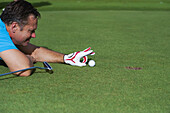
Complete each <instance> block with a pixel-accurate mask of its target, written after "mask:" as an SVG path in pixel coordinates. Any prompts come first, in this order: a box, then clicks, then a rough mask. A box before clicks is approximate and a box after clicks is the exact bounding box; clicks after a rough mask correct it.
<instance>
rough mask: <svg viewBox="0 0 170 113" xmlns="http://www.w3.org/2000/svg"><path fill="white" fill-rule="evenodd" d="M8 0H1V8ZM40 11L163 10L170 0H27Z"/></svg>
mask: <svg viewBox="0 0 170 113" xmlns="http://www.w3.org/2000/svg"><path fill="white" fill-rule="evenodd" d="M9 1H10V0H1V2H0V8H3V7H4V6H5V5H6V4H7V3H8V2H9ZM28 1H29V2H31V3H33V5H34V6H35V7H36V8H38V9H39V10H41V11H55V10H165V11H170V0H48V1H47V0H28Z"/></svg>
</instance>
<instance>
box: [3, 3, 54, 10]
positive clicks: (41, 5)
mask: <svg viewBox="0 0 170 113" xmlns="http://www.w3.org/2000/svg"><path fill="white" fill-rule="evenodd" d="M9 3H10V2H0V9H3V8H4V7H5V6H6V5H7V4H9ZM32 5H33V6H34V7H36V8H37V7H43V6H48V5H51V3H50V2H36V3H32Z"/></svg>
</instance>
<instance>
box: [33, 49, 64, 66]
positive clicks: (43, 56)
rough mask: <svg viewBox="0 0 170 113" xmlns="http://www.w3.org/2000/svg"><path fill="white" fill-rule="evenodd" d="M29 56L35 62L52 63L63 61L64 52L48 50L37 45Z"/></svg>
mask: <svg viewBox="0 0 170 113" xmlns="http://www.w3.org/2000/svg"><path fill="white" fill-rule="evenodd" d="M31 56H32V57H33V58H34V59H35V61H36V62H44V61H46V62H52V63H56V62H57V63H64V54H62V53H59V52H55V51H52V50H49V49H47V48H44V47H39V48H37V49H35V50H34V52H33V53H32V54H31Z"/></svg>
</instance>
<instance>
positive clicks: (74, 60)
mask: <svg viewBox="0 0 170 113" xmlns="http://www.w3.org/2000/svg"><path fill="white" fill-rule="evenodd" d="M90 49H91V47H89V48H87V49H85V50H84V51H78V52H74V53H71V54H68V55H65V56H64V62H65V63H66V64H70V65H72V66H80V67H81V66H86V62H87V59H88V58H87V55H94V54H95V52H93V50H90ZM81 58H83V61H82V62H81V61H80V59H81Z"/></svg>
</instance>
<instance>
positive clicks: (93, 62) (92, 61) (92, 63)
mask: <svg viewBox="0 0 170 113" xmlns="http://www.w3.org/2000/svg"><path fill="white" fill-rule="evenodd" d="M95 64H96V63H95V61H94V60H90V61H89V63H88V65H89V66H90V67H94V66H95Z"/></svg>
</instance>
